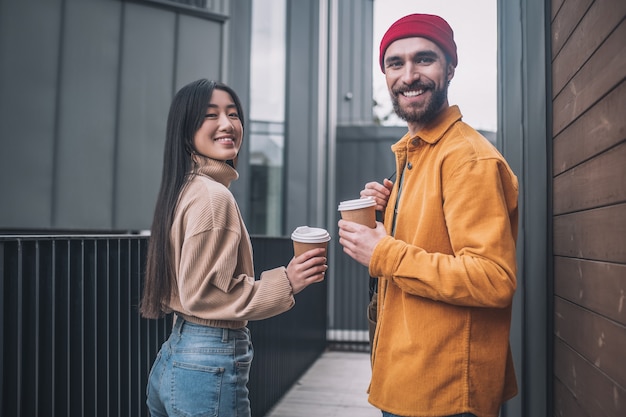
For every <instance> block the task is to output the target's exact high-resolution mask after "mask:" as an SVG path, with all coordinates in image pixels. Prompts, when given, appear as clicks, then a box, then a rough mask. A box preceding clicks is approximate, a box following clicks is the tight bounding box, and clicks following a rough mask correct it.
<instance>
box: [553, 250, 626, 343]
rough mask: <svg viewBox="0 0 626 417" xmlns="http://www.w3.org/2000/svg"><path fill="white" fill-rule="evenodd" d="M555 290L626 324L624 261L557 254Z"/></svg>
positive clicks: (565, 297) (574, 301)
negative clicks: (592, 259)
mask: <svg viewBox="0 0 626 417" xmlns="http://www.w3.org/2000/svg"><path fill="white" fill-rule="evenodd" d="M554 294H555V295H556V296H558V297H561V298H563V299H566V300H569V301H571V302H572V303H575V304H578V305H579V306H581V307H584V308H586V309H588V310H591V311H595V312H596V313H598V314H601V315H603V316H606V317H607V318H609V319H611V320H615V321H616V322H618V323H620V324H621V325H624V326H626V265H623V264H616V263H611V262H595V261H587V260H584V259H575V258H564V257H561V256H557V257H555V259H554ZM625 348H626V347H625Z"/></svg>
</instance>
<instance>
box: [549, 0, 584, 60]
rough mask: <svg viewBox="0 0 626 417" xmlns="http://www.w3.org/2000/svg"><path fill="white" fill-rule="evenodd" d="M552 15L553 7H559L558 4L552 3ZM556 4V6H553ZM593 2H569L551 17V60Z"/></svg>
mask: <svg viewBox="0 0 626 417" xmlns="http://www.w3.org/2000/svg"><path fill="white" fill-rule="evenodd" d="M552 3H553V4H552V7H553V13H554V7H557V6H559V5H560V4H561V3H562V1H560V2H552ZM554 3H557V4H554ZM591 3H593V0H569V1H568V2H567V7H563V8H562V9H560V10H559V13H558V14H555V15H553V17H554V19H553V20H552V59H554V57H555V56H557V55H558V54H559V52H560V51H561V48H562V47H563V45H565V42H566V41H567V40H568V39H569V37H570V35H571V34H572V32H573V31H574V28H576V25H578V23H579V22H580V20H581V19H582V18H583V16H585V12H586V11H587V9H588V8H589V5H590V4H591Z"/></svg>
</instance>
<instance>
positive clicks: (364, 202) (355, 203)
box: [338, 197, 376, 211]
mask: <svg viewBox="0 0 626 417" xmlns="http://www.w3.org/2000/svg"><path fill="white" fill-rule="evenodd" d="M374 205H376V201H374V199H373V198H371V197H366V198H357V199H356V200H346V201H342V202H341V203H339V208H338V210H339V211H345V210H357V209H362V208H365V207H371V206H374Z"/></svg>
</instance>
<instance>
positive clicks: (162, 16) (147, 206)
mask: <svg viewBox="0 0 626 417" xmlns="http://www.w3.org/2000/svg"><path fill="white" fill-rule="evenodd" d="M123 25H124V28H123V32H124V43H123V45H122V61H121V63H122V66H121V71H120V93H119V94H120V100H119V111H118V120H119V132H118V136H117V146H116V167H115V192H116V194H115V210H114V214H115V219H114V228H115V229H118V230H120V229H121V230H138V229H149V228H150V224H151V222H152V213H153V211H154V203H155V201H156V195H157V193H158V188H159V183H160V180H161V170H162V160H163V147H164V144H165V129H166V122H167V113H168V110H169V104H170V102H171V100H172V97H173V94H174V82H173V81H174V67H173V65H172V62H174V57H175V25H176V17H175V15H174V14H172V13H168V12H166V11H165V10H162V9H158V8H147V7H141V6H139V5H137V4H135V3H126V4H125V7H124V21H123Z"/></svg>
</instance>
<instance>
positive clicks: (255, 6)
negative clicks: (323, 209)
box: [246, 0, 286, 236]
mask: <svg viewBox="0 0 626 417" xmlns="http://www.w3.org/2000/svg"><path fill="white" fill-rule="evenodd" d="M285 15H286V0H253V2H252V52H251V76H250V77H251V80H250V122H249V128H248V132H247V134H246V136H247V137H248V138H249V140H250V178H251V186H250V189H251V193H250V218H249V220H248V228H249V230H250V233H252V234H261V235H269V236H280V235H282V234H283V230H282V217H283V216H282V215H283V194H284V193H283V177H284V175H283V171H284V163H283V161H284V148H285V147H284V143H285V72H286V68H285V56H286V38H285V30H286V25H285Z"/></svg>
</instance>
